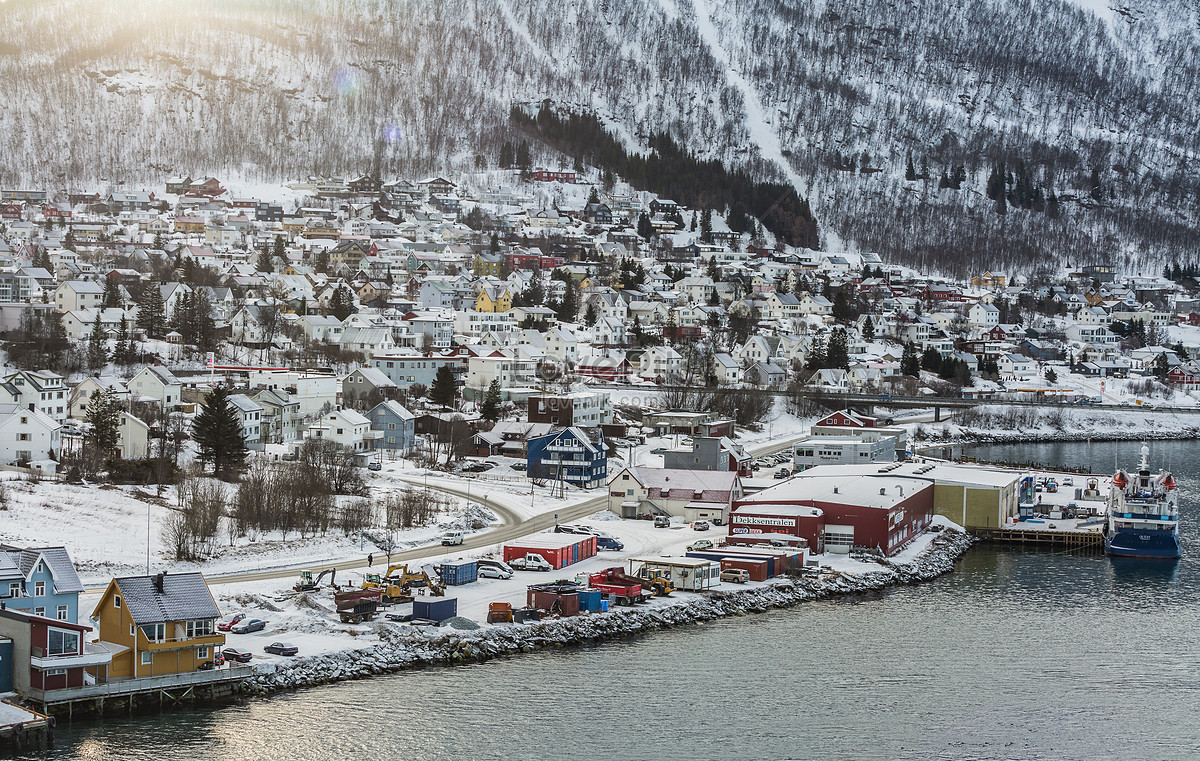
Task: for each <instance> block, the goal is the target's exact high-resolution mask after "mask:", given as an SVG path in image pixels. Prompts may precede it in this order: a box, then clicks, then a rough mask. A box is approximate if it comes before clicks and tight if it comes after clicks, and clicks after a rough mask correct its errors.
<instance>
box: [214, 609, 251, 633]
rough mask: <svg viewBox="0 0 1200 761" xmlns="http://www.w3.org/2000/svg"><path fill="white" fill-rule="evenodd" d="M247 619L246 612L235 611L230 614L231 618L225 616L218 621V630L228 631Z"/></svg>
mask: <svg viewBox="0 0 1200 761" xmlns="http://www.w3.org/2000/svg"><path fill="white" fill-rule="evenodd" d="M245 619H246V614H245V613H235V614H234V615H232V616H230V617H229V618H223V619H221V620H220V621H218V622H217V631H219V632H227V631H229V630H230V629H232V628H233V627H234V626H235V625H236V624H240V623H241V622H242V621H244V620H245Z"/></svg>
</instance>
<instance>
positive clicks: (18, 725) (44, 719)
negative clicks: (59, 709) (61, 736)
mask: <svg viewBox="0 0 1200 761" xmlns="http://www.w3.org/2000/svg"><path fill="white" fill-rule="evenodd" d="M53 729H54V720H53V719H52V718H50V717H49V716H47V715H45V714H43V713H38V712H37V711H34V710H31V709H29V708H24V707H22V706H19V705H16V704H15V703H11V702H9V701H7V700H0V750H7V751H13V752H16V753H20V752H22V751H25V750H31V749H34V748H38V749H40V748H45V747H46V746H47V745H48V744H49V742H50V733H51V732H52V731H53Z"/></svg>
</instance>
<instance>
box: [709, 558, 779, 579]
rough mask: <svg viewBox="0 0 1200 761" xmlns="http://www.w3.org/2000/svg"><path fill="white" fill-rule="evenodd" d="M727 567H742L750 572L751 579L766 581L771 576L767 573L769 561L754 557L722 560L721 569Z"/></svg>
mask: <svg viewBox="0 0 1200 761" xmlns="http://www.w3.org/2000/svg"><path fill="white" fill-rule="evenodd" d="M726 568H740V569H742V570H743V571H746V572H747V573H749V574H750V581H766V580H767V579H769V578H771V577H770V576H768V575H767V561H766V560H765V559H764V560H754V559H752V558H725V559H724V560H722V561H721V570H722V571H724V570H725V569H726Z"/></svg>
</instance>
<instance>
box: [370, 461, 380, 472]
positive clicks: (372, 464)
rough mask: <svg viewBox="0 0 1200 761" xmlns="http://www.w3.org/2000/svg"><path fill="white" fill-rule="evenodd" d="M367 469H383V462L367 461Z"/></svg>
mask: <svg viewBox="0 0 1200 761" xmlns="http://www.w3.org/2000/svg"><path fill="white" fill-rule="evenodd" d="M367 470H375V471H379V470H383V463H379V462H369V463H367Z"/></svg>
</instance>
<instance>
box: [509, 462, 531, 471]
mask: <svg viewBox="0 0 1200 761" xmlns="http://www.w3.org/2000/svg"><path fill="white" fill-rule="evenodd" d="M508 467H510V468H512V469H513V470H525V468H526V467H527V465H526V463H523V462H514V463H513V464H512V465H509V466H508Z"/></svg>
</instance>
